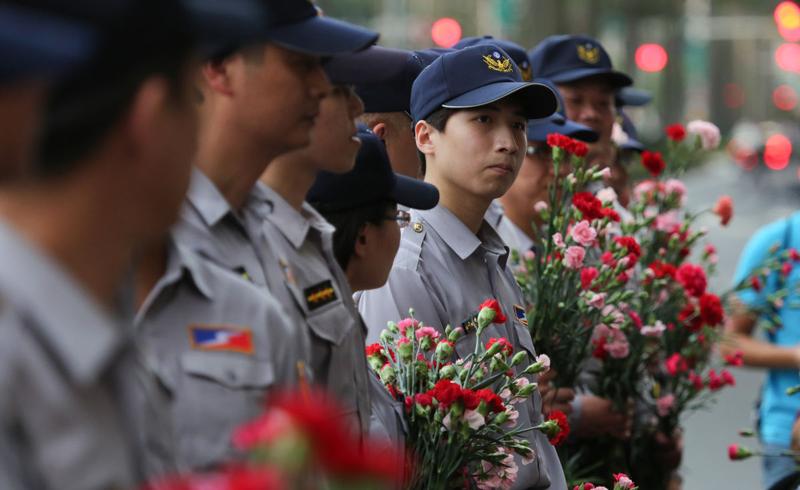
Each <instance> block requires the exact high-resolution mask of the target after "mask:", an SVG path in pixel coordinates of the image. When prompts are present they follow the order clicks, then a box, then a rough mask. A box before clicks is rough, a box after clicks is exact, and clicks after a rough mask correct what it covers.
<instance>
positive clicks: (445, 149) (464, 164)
mask: <svg viewBox="0 0 800 490" xmlns="http://www.w3.org/2000/svg"><path fill="white" fill-rule="evenodd" d="M556 105H557V104H556V99H555V97H554V95H553V93H552V91H551V90H550V89H548V88H547V87H545V86H543V85H538V84H530V83H524V82H522V78H521V75H520V72H519V69H518V68H517V66H516V65H515V64H514V63H513V61H512V60H511V59H510V58H509V56H508V55H507V54H506V53H505V52H504V51H502V49H500V48H499V47H497V46H494V45H491V44H485V45H483V44H482V45H477V46H473V47H469V48H465V49H462V50H459V51H456V52H453V53H448V54H445V55H443V56H441V57H440V58H438V59H437V60H435V61H434V62H433V63H432V64H431V65H430V66H428V68H426V69H425V70H424V71H423V72H422V73H421V74H420V76H419V77H418V78H417V80H416V81H415V82H414V86H413V89H412V99H411V109H412V111H411V113H412V116H413V118H414V120H415V122H416V124H415V130H416V140H417V148H418V149H419V151H420V152H421V153H422V154H423V155H424V158H425V160H426V162H427V173H426V175H425V180H426V182H429V183H431V184H434V185H435V186H436V187H437V188H438V189H439V193H440V201H439V205H438V206H437V207H435V208H433V209H432V210H429V211H412V223H413V224H412V226H411V228H407V229H406V230H404V232H403V235H402V240H401V244H400V251H399V253H398V255H397V258H396V259H395V263H394V266H393V268H392V272H391V274H390V276H389V281H388V283H387V284H386V285H385V286H384V287H382V288H380V289H376V290H372V291H366V292H364V294H363V295H362V297H361V299H360V301H359V309H360V311H361V313H362V314H363V315H364V318H365V321H366V322H367V325H368V327H369V338H370V339H376V338H377V337H378V334H379V332H380V331H381V329H383V328H384V327H385V325H386V322H387V321H388V320H396V319H398V318H402V317H404V316H405V315H406V314H407V312H408V310H409V308H414V309H415V311H416V313H417V318H418V319H419V320H420V321H422V322H424V323H425V324H428V325H432V326H437V327H438V328H441V329H444V327H445V325H448V324H449V325H453V326H465V327H466V328H467V329H468V328H469V325H470V321H469V320H470V318H472V317H473V316H474V315H475V314H476V313H477V308H478V305H480V303H481V302H483V301H484V300H485V299H486V298H496V299H497V300H498V301H499V302H500V304H501V306H502V308H503V310H504V311H508V312H513V311H515V309H517V308H519V309H521V308H522V307H521V306H520V305H522V301H523V300H522V293H521V291H520V290H519V288H518V287H517V285H516V282H515V281H514V278H513V276H512V275H511V273H510V271H509V269H508V268H507V267H506V261H507V259H508V249H507V248H506V247H505V245H504V244H503V241H502V239H501V238H500V237H499V236H498V235H497V233H496V232H495V231H494V229H493V228H492V227H491V226H490V225H489V224H488V223H486V222H485V221H484V214H485V213H486V210H487V208H488V207H489V205H490V203H491V202H492V200H493V199H495V198H497V197H500V196H501V195H502V194H503V193H505V191H506V190H508V188H509V187H510V186H511V184H512V183H513V181H514V178H515V177H516V174H517V172H518V170H519V167H520V165H521V164H522V159H523V156H524V153H525V146H526V135H525V131H526V126H527V121H528V119H532V118H542V117H547V116H550V115H551V114H553V113H554V112H555V110H556ZM507 316H508V318H509V320H508V321H507V322H506V323H505V324H502V325H492V326H490V327H488V328H487V331H486V332H484V335H485V336H486V339H488V338H489V337H506V338H508V339H509V340H510V341H511V342H512V343H513V344H514V347H515V349H517V350H524V351H526V352H528V353H529V355H534V354H535V350H534V348H533V342H532V340H531V336H530V333H529V332H528V330H527V328H526V327H525V326H524V325H523V324H522V323H521V322H519V321H518V320H517V319H516V318H517V316H516V315H514V314H509V315H507ZM474 335H475V332H474V331H468V333H467V336H466V337H465V338H464V339H463V340H462V341H460V342H459V343H458V344H457V345H456V352H457V355H459V356H461V357H463V356H466V355H467V354H468V351H470V350H471V348H469V347H468V345H469V344H471V343H473V342H474ZM541 410H542V407H541V398H540V396H539V394H538V393H536V394H534V397H533V400H532V401H531V403H530V404H528V406H526V407H521V410H520V420H519V424H520V426H522V427H531V426H533V425H535V424H536V423H538V422H539V421H540V420H541V418H542V415H541ZM526 437H527V438H528V439H529V440H530V441H531V446H532V447H533V448H534V451H535V453H536V455H537V457H536V461H535V462H534V463H532V464H529V465H522V464H521V462H518V465H519V478H518V480H517V482H516V485H515V488H558V489H563V488H566V483H565V480H564V473H563V471H562V469H561V466H560V463H559V461H558V456H557V455H556V453H555V450H554V449H553V447H552V446H551V445H550V444H549V442H548V441H547V439H546V438H545V437H544V436H543V435H542V434H541V433H538V432H537V431H531V432H528V433H526Z"/></svg>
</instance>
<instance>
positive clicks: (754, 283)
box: [750, 276, 764, 293]
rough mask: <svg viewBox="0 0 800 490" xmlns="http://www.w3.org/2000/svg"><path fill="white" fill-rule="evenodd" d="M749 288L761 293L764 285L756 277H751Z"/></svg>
mask: <svg viewBox="0 0 800 490" xmlns="http://www.w3.org/2000/svg"><path fill="white" fill-rule="evenodd" d="M750 286H751V287H752V288H753V289H754V290H755V291H756V292H757V293H758V292H761V289H762V288H763V287H764V285H763V284H762V283H761V279H760V278H759V277H758V276H753V277H752V278H751V279H750Z"/></svg>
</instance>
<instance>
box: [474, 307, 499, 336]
mask: <svg viewBox="0 0 800 490" xmlns="http://www.w3.org/2000/svg"><path fill="white" fill-rule="evenodd" d="M495 316H497V312H496V311H494V310H493V309H492V308H485V307H484V308H481V311H480V312H478V335H480V334H481V332H483V329H485V328H486V327H487V326H489V325H490V324H491V323H492V322H493V321H494V317H495Z"/></svg>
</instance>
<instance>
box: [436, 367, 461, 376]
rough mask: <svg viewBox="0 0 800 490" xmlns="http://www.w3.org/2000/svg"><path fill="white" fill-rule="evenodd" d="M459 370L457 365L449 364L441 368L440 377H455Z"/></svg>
mask: <svg viewBox="0 0 800 490" xmlns="http://www.w3.org/2000/svg"><path fill="white" fill-rule="evenodd" d="M456 374H458V373H457V371H456V367H455V366H453V365H452V364H448V365H447V366H442V367H441V368H440V369H439V377H440V378H443V379H454V378H455V377H456Z"/></svg>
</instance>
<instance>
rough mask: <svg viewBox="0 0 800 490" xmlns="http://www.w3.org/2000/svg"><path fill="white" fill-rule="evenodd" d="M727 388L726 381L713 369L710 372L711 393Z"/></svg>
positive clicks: (709, 385) (709, 387) (709, 386)
mask: <svg viewBox="0 0 800 490" xmlns="http://www.w3.org/2000/svg"><path fill="white" fill-rule="evenodd" d="M724 386H725V380H723V379H722V378H720V377H719V376H718V375H717V372H716V371H715V370H713V369H709V370H708V389H709V390H711V391H717V390H719V389H720V388H722V387H724Z"/></svg>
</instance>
